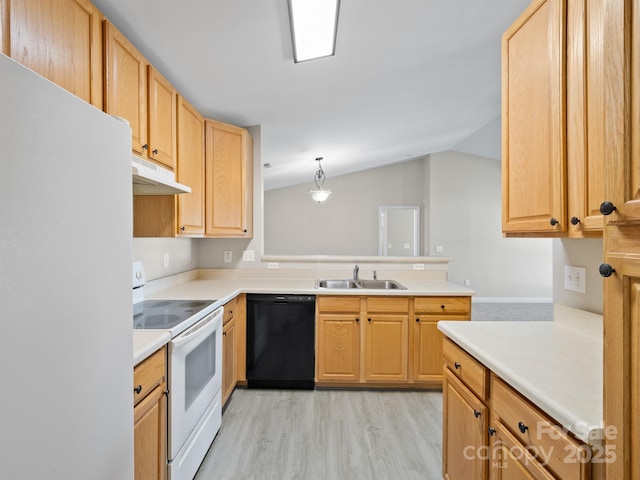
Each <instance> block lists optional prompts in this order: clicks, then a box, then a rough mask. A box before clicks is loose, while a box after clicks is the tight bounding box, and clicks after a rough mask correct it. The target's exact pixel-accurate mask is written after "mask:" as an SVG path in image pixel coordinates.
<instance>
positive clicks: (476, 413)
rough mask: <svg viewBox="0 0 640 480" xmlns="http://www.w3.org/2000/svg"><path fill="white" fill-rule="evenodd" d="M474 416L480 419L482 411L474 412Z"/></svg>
mask: <svg viewBox="0 0 640 480" xmlns="http://www.w3.org/2000/svg"><path fill="white" fill-rule="evenodd" d="M473 416H474V417H476V418H478V417H479V416H480V411H479V410H474V411H473Z"/></svg>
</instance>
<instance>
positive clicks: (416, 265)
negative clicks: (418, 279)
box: [413, 263, 424, 270]
mask: <svg viewBox="0 0 640 480" xmlns="http://www.w3.org/2000/svg"><path fill="white" fill-rule="evenodd" d="M413 269H414V270H424V263H414V264H413Z"/></svg>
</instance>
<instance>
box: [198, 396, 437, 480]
mask: <svg viewBox="0 0 640 480" xmlns="http://www.w3.org/2000/svg"><path fill="white" fill-rule="evenodd" d="M441 452H442V394H441V393H440V392H412V391H409V392H402V391H360V390H314V391H302V390H256V389H237V390H236V391H235V392H234V393H233V396H232V398H231V401H230V403H229V405H228V407H227V409H226V410H225V412H224V414H223V417H222V427H221V429H220V432H219V433H218V436H217V437H216V439H215V441H214V442H213V445H212V446H211V449H210V450H209V453H208V454H207V456H206V458H205V460H204V462H203V463H202V466H201V467H200V470H199V471H198V474H197V475H196V477H195V478H196V479H197V480H205V479H206V480H210V479H211V480H212V479H225V480H227V479H228V480H231V479H237V480H240V479H242V480H249V479H256V480H257V479H274V480H275V479H277V480H289V479H304V480H313V479H319V480H340V479H349V480H354V479H367V480H370V479H381V480H382V479H389V480H391V479H393V480H395V479H403V480H407V479H420V480H431V479H434V480H435V479H438V480H440V479H441V478H442V472H441V462H442V461H441V456H442V453H441Z"/></svg>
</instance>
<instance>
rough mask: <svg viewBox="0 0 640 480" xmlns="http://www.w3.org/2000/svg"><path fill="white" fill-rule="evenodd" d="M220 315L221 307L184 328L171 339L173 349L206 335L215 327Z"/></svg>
mask: <svg viewBox="0 0 640 480" xmlns="http://www.w3.org/2000/svg"><path fill="white" fill-rule="evenodd" d="M221 317H222V308H220V309H218V310H216V311H215V312H213V313H212V314H211V315H210V316H209V317H205V318H204V319H203V320H200V321H199V322H198V323H196V324H195V325H194V326H192V327H191V328H189V329H188V330H185V331H184V332H183V333H182V334H180V335H178V336H177V337H176V338H174V339H173V340H172V341H171V343H172V344H173V349H174V350H176V349H178V348H181V347H183V346H184V345H185V344H187V343H189V342H192V341H193V340H196V339H198V338H202V337H206V336H207V335H209V334H210V333H211V332H213V331H214V330H215V329H216V324H218V323H219V321H220V318H221Z"/></svg>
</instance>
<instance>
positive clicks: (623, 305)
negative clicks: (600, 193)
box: [604, 227, 640, 480]
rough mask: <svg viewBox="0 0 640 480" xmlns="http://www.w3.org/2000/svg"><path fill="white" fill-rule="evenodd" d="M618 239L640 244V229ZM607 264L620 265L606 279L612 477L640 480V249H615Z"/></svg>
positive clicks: (606, 404)
mask: <svg viewBox="0 0 640 480" xmlns="http://www.w3.org/2000/svg"><path fill="white" fill-rule="evenodd" d="M621 230H622V229H621ZM625 230H626V229H625ZM613 233H614V232H612V234H613ZM617 237H623V238H620V239H619V242H620V243H622V244H624V243H627V242H628V243H637V239H638V238H640V228H638V227H635V228H634V229H633V230H631V231H628V232H621V233H619V234H618V235H617ZM625 237H626V238H625ZM616 240H618V238H616ZM637 250H638V249H637V247H636V248H635V251H637ZM606 262H607V263H608V264H610V265H611V266H612V267H613V268H614V269H615V272H614V273H613V275H612V276H611V277H609V278H605V280H604V299H605V300H604V338H605V340H606V341H605V343H604V371H605V372H606V375H605V377H604V391H605V392H606V393H607V394H606V395H605V396H604V424H605V425H606V426H607V429H615V430H610V431H615V435H613V434H608V435H605V445H606V452H609V453H613V454H614V455H615V461H608V462H606V473H607V475H606V476H607V478H615V479H620V480H631V479H636V478H640V442H639V441H638V439H639V438H640V253H635V254H631V253H628V254H627V253H620V254H617V253H611V254H608V255H607V257H606Z"/></svg>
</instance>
